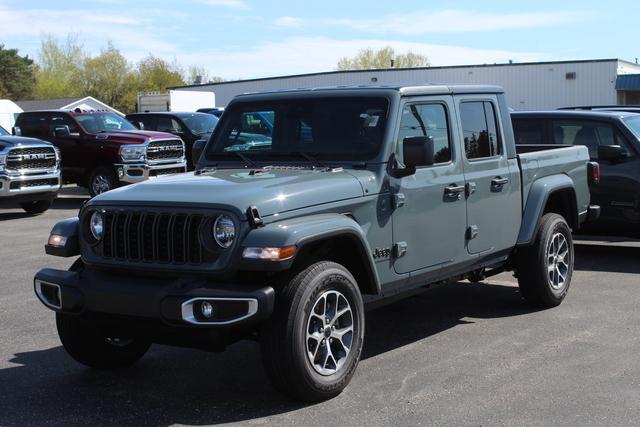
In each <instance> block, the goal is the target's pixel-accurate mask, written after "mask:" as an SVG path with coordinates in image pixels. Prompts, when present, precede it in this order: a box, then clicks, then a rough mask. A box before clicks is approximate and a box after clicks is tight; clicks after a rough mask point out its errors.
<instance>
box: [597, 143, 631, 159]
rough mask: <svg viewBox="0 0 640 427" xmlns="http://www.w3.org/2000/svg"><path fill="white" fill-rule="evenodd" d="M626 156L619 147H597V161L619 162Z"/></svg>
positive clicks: (622, 148)
mask: <svg viewBox="0 0 640 427" xmlns="http://www.w3.org/2000/svg"><path fill="white" fill-rule="evenodd" d="M627 156H628V153H627V151H626V150H625V149H624V147H622V146H620V145H599V146H598V159H599V160H610V161H612V162H615V161H620V160H622V159H624V158H626V157H627Z"/></svg>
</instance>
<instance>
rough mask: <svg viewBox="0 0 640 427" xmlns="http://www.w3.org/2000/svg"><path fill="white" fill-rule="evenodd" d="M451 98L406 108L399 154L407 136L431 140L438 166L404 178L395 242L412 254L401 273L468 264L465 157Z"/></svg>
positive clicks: (400, 263) (398, 265) (399, 261)
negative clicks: (453, 126)
mask: <svg viewBox="0 0 640 427" xmlns="http://www.w3.org/2000/svg"><path fill="white" fill-rule="evenodd" d="M451 123H455V108H454V105H453V98H452V97H451V96H442V97H435V96H432V97H428V98H423V99H421V98H416V99H410V100H407V101H406V102H405V103H404V105H403V106H402V116H401V119H400V125H399V129H398V133H397V136H396V138H397V139H396V141H397V147H398V152H400V153H401V152H402V140H403V139H404V138H405V137H407V136H430V137H432V138H433V141H434V148H435V153H436V156H435V161H436V162H435V164H434V165H432V166H424V167H418V168H416V173H415V174H414V175H411V176H408V177H404V178H400V179H399V180H398V183H397V185H398V188H397V189H396V191H397V192H398V193H400V194H401V195H402V196H403V197H404V204H403V205H402V206H399V207H397V208H396V209H395V210H394V213H393V240H394V242H395V245H396V246H397V248H398V249H399V250H403V249H404V250H406V252H404V254H403V255H402V256H401V257H399V258H396V259H395V261H394V269H395V271H396V272H397V273H407V272H410V271H417V270H423V271H420V273H422V272H428V271H430V270H436V269H439V268H443V267H445V266H446V265H448V264H450V263H454V262H459V261H460V256H461V255H462V256H463V258H464V254H465V251H464V243H465V242H464V231H465V227H466V209H465V199H464V174H463V170H462V157H461V153H460V150H459V147H460V144H459V141H458V137H457V134H456V132H455V129H452V128H451Z"/></svg>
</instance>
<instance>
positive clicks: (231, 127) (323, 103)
mask: <svg viewBox="0 0 640 427" xmlns="http://www.w3.org/2000/svg"><path fill="white" fill-rule="evenodd" d="M388 104H389V102H388V100H387V99H386V98H373V97H358V98H354V97H347V98H338V97H336V98H320V97H314V98H307V99H304V98H296V99H288V100H281V101H273V102H264V103H262V102H260V103H239V104H236V105H235V106H232V107H231V108H230V109H228V110H227V111H226V112H225V113H224V116H223V121H222V122H221V123H220V126H222V128H221V129H220V130H219V131H216V133H215V136H214V138H215V139H214V141H213V144H209V147H210V148H209V149H208V150H207V155H206V158H207V160H221V159H236V158H237V154H236V153H237V152H243V153H245V154H247V155H248V156H250V157H251V159H253V160H256V161H260V160H267V159H269V160H273V159H284V160H290V159H296V160H300V159H301V158H305V156H304V155H302V156H301V153H304V154H306V155H311V156H313V157H315V158H318V159H324V160H334V161H343V160H344V161H350V160H370V159H372V158H374V157H376V155H377V154H378V152H379V151H380V147H381V145H382V138H383V136H384V131H385V127H386V121H387V110H388ZM306 160H307V161H310V160H309V159H306Z"/></svg>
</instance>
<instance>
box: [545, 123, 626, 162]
mask: <svg viewBox="0 0 640 427" xmlns="http://www.w3.org/2000/svg"><path fill="white" fill-rule="evenodd" d="M553 135H554V142H555V143H556V144H564V145H584V146H586V147H587V148H588V149H589V156H591V158H593V159H597V158H598V146H599V145H621V146H622V147H626V144H625V143H624V141H623V140H622V138H621V137H620V135H619V134H618V132H616V130H615V129H614V128H613V127H612V126H611V125H609V124H607V123H602V122H595V121H587V120H557V121H554V122H553Z"/></svg>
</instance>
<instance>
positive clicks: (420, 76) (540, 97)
mask: <svg viewBox="0 0 640 427" xmlns="http://www.w3.org/2000/svg"><path fill="white" fill-rule="evenodd" d="M619 71H624V72H627V73H630V72H635V73H640V66H638V65H635V64H631V63H626V62H622V61H617V60H611V61H588V62H557V63H541V64H522V65H517V64H513V65H486V66H468V67H441V68H440V67H436V68H422V69H408V70H382V71H359V72H336V73H328V74H315V75H306V76H293V77H282V78H277V79H265V80H254V81H238V82H230V83H224V84H213V85H202V86H197V87H191V88H184V90H199V91H202V90H207V89H210V90H212V91H213V92H214V93H215V95H216V104H217V106H225V105H226V104H228V103H229V101H231V99H232V98H233V97H234V96H236V95H238V94H241V93H247V92H262V91H269V90H278V89H295V88H305V87H307V88H308V87H320V86H335V85H354V84H403V85H412V84H424V83H442V84H493V85H499V86H502V87H504V89H505V92H506V96H507V100H508V102H509V105H510V106H511V107H512V108H513V109H515V110H543V109H555V108H558V107H566V106H573V105H594V104H615V103H616V101H617V97H616V91H615V82H616V77H617V74H618V72H619ZM567 73H575V76H576V78H575V80H567V78H566V74H567ZM181 89H183V88H181Z"/></svg>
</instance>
